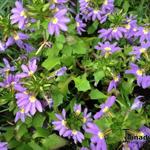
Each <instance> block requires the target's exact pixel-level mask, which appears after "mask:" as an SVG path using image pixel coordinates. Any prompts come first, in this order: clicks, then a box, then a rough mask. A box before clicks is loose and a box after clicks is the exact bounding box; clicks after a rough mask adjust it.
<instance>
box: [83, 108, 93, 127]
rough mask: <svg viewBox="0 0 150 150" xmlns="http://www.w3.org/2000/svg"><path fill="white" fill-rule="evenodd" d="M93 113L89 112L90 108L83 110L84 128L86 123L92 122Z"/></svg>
mask: <svg viewBox="0 0 150 150" xmlns="http://www.w3.org/2000/svg"><path fill="white" fill-rule="evenodd" d="M91 116H92V114H91V113H88V109H87V108H85V109H84V111H83V129H85V128H86V125H87V124H88V123H90V122H92V121H93V120H92V118H91Z"/></svg>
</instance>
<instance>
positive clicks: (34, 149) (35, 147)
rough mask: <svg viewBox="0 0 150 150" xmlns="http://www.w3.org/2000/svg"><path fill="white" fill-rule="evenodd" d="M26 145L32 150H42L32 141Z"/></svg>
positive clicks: (42, 149)
mask: <svg viewBox="0 0 150 150" xmlns="http://www.w3.org/2000/svg"><path fill="white" fill-rule="evenodd" d="M28 145H29V146H30V147H31V148H32V149H33V150H44V148H42V147H41V146H39V145H38V144H37V143H35V142H34V141H32V142H30V143H28Z"/></svg>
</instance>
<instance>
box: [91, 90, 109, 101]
mask: <svg viewBox="0 0 150 150" xmlns="http://www.w3.org/2000/svg"><path fill="white" fill-rule="evenodd" d="M90 98H91V99H106V98H107V95H105V94H103V93H102V92H100V91H99V90H97V89H94V90H92V91H91V92H90Z"/></svg>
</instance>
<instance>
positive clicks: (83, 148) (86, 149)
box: [80, 147, 89, 150]
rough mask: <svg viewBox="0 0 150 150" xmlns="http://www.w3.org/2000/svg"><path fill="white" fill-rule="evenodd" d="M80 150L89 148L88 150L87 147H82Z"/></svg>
mask: <svg viewBox="0 0 150 150" xmlns="http://www.w3.org/2000/svg"><path fill="white" fill-rule="evenodd" d="M80 150H89V149H88V148H86V147H81V149H80Z"/></svg>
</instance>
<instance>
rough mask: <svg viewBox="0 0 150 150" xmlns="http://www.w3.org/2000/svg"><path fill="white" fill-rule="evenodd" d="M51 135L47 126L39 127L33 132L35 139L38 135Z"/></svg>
mask: <svg viewBox="0 0 150 150" xmlns="http://www.w3.org/2000/svg"><path fill="white" fill-rule="evenodd" d="M48 135H49V131H48V129H45V128H37V129H36V130H35V132H34V134H33V136H32V137H33V139H35V138H38V137H47V136H48Z"/></svg>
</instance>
